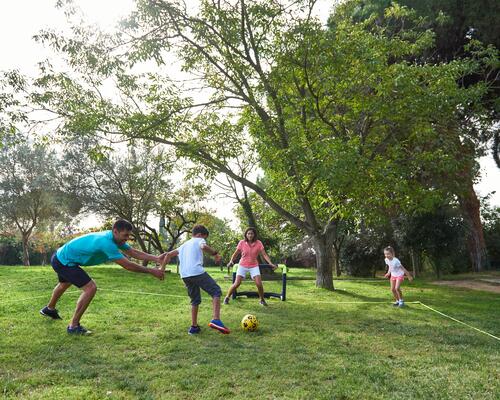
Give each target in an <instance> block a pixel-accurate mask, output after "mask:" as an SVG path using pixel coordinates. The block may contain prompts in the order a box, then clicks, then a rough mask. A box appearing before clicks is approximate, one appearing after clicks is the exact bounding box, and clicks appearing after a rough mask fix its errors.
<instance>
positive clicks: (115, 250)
mask: <svg viewBox="0 0 500 400" xmlns="http://www.w3.org/2000/svg"><path fill="white" fill-rule="evenodd" d="M132 228H133V226H132V224H131V223H130V222H128V221H126V220H124V219H119V220H118V221H116V222H115V223H114V224H113V229H112V230H110V231H104V232H96V233H89V234H87V235H84V236H80V237H77V238H75V239H73V240H71V241H69V242H68V243H66V244H65V245H64V246H62V247H60V248H59V249H58V250H57V251H56V252H55V253H54V255H53V256H52V259H51V265H52V268H54V271H55V272H56V273H57V276H58V278H59V283H58V285H57V286H56V287H55V288H54V291H53V292H52V297H51V298H50V301H49V304H47V306H46V307H44V308H42V309H41V310H40V314H42V315H45V316H47V317H50V318H52V319H61V317H60V316H59V314H58V312H57V310H56V304H57V301H58V300H59V298H60V297H61V296H62V295H63V293H64V292H65V291H66V290H67V289H68V288H69V287H70V286H71V285H75V286H77V287H79V288H80V289H81V290H82V294H81V295H80V298H79V299H78V301H77V303H76V310H75V313H74V314H73V318H72V319H71V322H70V323H69V325H68V328H67V332H68V333H72V334H83V335H88V334H90V333H91V332H90V331H88V330H87V329H85V328H84V327H83V326H82V325H80V319H81V317H82V315H83V313H84V312H85V310H86V309H87V307H88V305H89V304H90V302H91V301H92V299H93V298H94V295H95V293H96V291H97V286H96V284H95V282H94V281H93V280H92V279H91V278H90V276H89V275H88V274H87V273H86V272H85V271H84V270H83V269H82V268H81V266H90V265H98V264H102V263H105V262H107V261H114V262H115V263H117V264H119V265H121V266H122V267H123V268H125V269H127V270H129V271H133V272H142V273H149V274H151V275H153V276H154V277H156V278H158V279H160V280H163V278H164V276H165V275H164V271H163V270H161V269H155V268H145V267H143V266H141V265H139V264H136V263H134V262H132V261H130V260H129V259H128V258H127V257H125V256H124V254H125V255H127V256H129V257H133V258H135V259H138V260H145V261H153V262H155V263H158V264H162V263H163V262H164V260H165V257H166V253H165V254H162V255H161V256H154V255H151V254H147V253H144V252H142V251H139V250H135V249H133V248H132V247H130V246H129V245H128V244H127V240H128V239H129V238H130V234H131V233H132Z"/></svg>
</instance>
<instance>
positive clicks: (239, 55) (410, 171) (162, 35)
mask: <svg viewBox="0 0 500 400" xmlns="http://www.w3.org/2000/svg"><path fill="white" fill-rule="evenodd" d="M312 7H314V2H306V1H298V2H294V3H293V4H291V5H290V7H283V5H282V3H281V2H280V1H277V0H266V1H257V0H256V1H252V2H234V4H233V3H231V2H212V1H201V2H200V7H199V12H198V13H191V12H189V11H187V10H186V9H185V7H184V4H183V3H182V2H177V1H172V2H166V1H165V2H149V1H139V2H138V7H137V11H136V12H134V13H133V15H131V16H130V18H129V19H127V21H126V22H125V25H124V30H125V33H126V34H123V33H120V34H117V35H115V36H109V35H104V34H101V33H99V32H92V30H90V29H88V27H84V26H79V27H75V33H74V37H71V38H63V37H59V36H57V35H54V34H53V33H50V32H46V33H42V34H41V35H40V36H39V39H40V40H41V41H44V42H46V43H49V44H51V45H52V46H53V47H54V48H55V49H56V50H58V51H59V52H60V53H62V54H63V55H64V56H65V57H66V58H67V62H68V65H69V67H70V68H71V70H72V71H73V74H72V75H71V76H70V74H67V73H58V72H57V71H55V69H54V68H53V67H52V66H50V65H44V70H43V75H42V76H41V77H40V79H38V80H37V81H36V82H35V84H36V86H37V90H36V93H34V94H33V95H32V96H31V101H33V102H34V103H35V104H40V105H43V106H44V107H47V108H49V109H51V110H53V111H54V112H56V113H58V114H59V115H61V116H63V121H64V123H63V124H62V128H61V133H63V134H66V135H68V134H69V135H76V136H88V135H90V136H92V135H96V134H97V135H102V134H103V135H119V136H120V137H125V138H126V139H129V140H138V139H146V140H150V141H154V142H157V143H163V144H165V145H170V146H174V147H175V149H176V155H177V156H178V157H184V158H189V159H190V160H192V161H194V162H195V163H196V166H197V172H202V173H204V174H205V175H206V176H207V177H208V178H213V177H214V176H215V175H216V174H217V173H224V174H227V175H229V176H230V177H231V178H233V179H235V180H237V181H238V182H240V183H242V184H243V185H245V186H247V188H249V189H251V190H253V191H254V192H255V193H256V194H258V195H259V196H260V197H261V198H262V199H263V200H264V201H265V202H266V203H267V204H268V205H269V206H270V207H271V208H272V209H273V210H274V211H275V212H277V213H278V214H279V215H280V217H281V218H283V219H286V220H287V221H288V222H289V223H290V224H293V225H294V226H295V227H296V228H297V229H299V230H301V231H302V233H303V234H307V235H309V236H310V237H311V238H312V240H313V241H315V245H316V246H324V249H323V250H324V251H320V252H317V254H318V263H317V264H318V271H319V274H320V275H321V276H322V277H323V278H324V282H325V283H320V285H324V287H328V288H331V287H332V283H331V278H330V273H331V269H332V265H330V264H329V261H327V260H329V258H328V257H326V258H322V256H321V255H322V254H326V253H327V252H328V251H329V249H330V248H331V246H330V244H331V243H332V241H333V240H334V237H333V236H334V231H335V229H336V227H337V226H338V223H339V221H340V220H342V219H344V220H360V219H363V220H364V221H367V222H371V221H376V220H378V219H380V218H383V216H385V214H387V213H388V212H391V213H396V212H398V211H401V210H402V211H405V212H413V211H429V210H431V209H432V208H433V207H435V205H436V204H440V203H441V202H442V199H443V197H445V196H446V194H447V193H446V191H447V190H448V187H445V188H443V187H442V186H440V185H439V183H440V182H442V180H443V179H444V180H446V181H447V182H453V184H454V185H455V187H460V183H461V182H463V179H464V178H463V176H462V175H461V174H460V172H462V170H463V165H464V163H467V165H468V164H469V163H472V159H471V158H473V155H470V154H469V153H465V155H463V153H464V152H463V151H462V150H463V148H462V147H463V146H462V143H464V142H465V143H469V142H470V143H472V144H474V143H475V142H474V141H475V140H476V138H475V137H474V136H473V135H472V136H470V137H469V136H464V137H460V136H459V135H457V126H459V124H460V118H459V116H458V111H460V110H464V109H468V107H469V106H470V105H471V104H476V103H478V102H479V100H480V99H481V97H482V96H483V94H484V93H485V91H486V88H485V87H484V85H481V84H478V85H472V86H470V87H467V88H465V87H463V86H460V85H459V84H457V82H459V81H460V80H461V79H462V78H463V77H464V76H469V75H471V74H473V73H475V72H476V70H477V69H478V68H479V65H478V64H479V63H478V62H477V61H476V60H458V61H452V62H448V63H445V62H443V63H439V64H434V65H431V64H425V63H415V62H412V60H415V59H418V58H419V57H421V56H422V55H423V54H426V52H427V51H428V50H429V49H430V48H431V46H432V43H433V39H434V34H433V32H432V31H430V30H428V29H426V30H424V31H422V30H421V27H422V26H423V25H422V24H423V22H422V21H421V18H419V17H418V15H417V14H416V13H414V12H412V11H411V10H409V9H407V8H404V7H400V6H398V5H397V4H393V5H391V6H390V7H387V8H384V13H383V15H384V18H386V19H387V20H390V21H391V25H390V26H391V29H389V28H387V27H385V26H384V25H380V26H378V25H376V24H374V22H375V21H376V16H373V17H370V18H369V19H368V20H362V21H359V22H358V21H355V20H353V19H352V18H350V17H349V16H346V15H343V14H341V13H340V14H339V18H337V19H336V21H335V24H331V25H330V26H329V27H328V28H325V27H324V26H322V25H321V23H320V22H319V21H318V20H317V19H315V18H312V17H311V13H312V11H313V10H312ZM388 31H390V32H391V35H389V34H387V33H388ZM167 50H171V51H173V52H175V53H176V54H177V56H178V57H179V59H180V60H181V61H182V68H183V70H184V71H185V72H188V73H192V74H195V75H197V76H198V77H199V79H200V82H201V85H202V86H203V88H204V89H206V90H207V91H208V93H209V94H208V96H207V97H208V99H207V100H206V101H203V102H201V104H195V101H194V100H193V97H194V96H193V87H192V86H189V85H178V84H174V83H173V82H172V81H171V80H170V79H169V77H168V76H167V75H166V74H165V73H164V71H165V68H163V67H165V66H168V63H169V59H168V56H169V53H167ZM149 60H152V61H156V62H157V63H158V64H160V66H161V68H159V72H157V70H155V73H154V74H138V73H134V72H133V71H134V70H133V68H132V67H133V66H134V65H136V64H139V63H140V62H141V61H149ZM107 79H110V80H111V79H112V80H113V82H114V87H113V88H114V90H115V91H116V92H117V93H118V94H119V95H120V97H119V100H116V99H112V98H111V97H109V98H108V97H106V96H105V95H103V90H102V89H103V87H104V81H105V80H107ZM245 146H246V147H245ZM244 148H248V149H250V151H251V153H252V157H254V156H256V157H257V159H258V160H259V167H260V168H261V169H262V170H263V171H264V173H265V177H266V186H265V187H264V186H263V185H261V184H260V183H259V182H257V181H252V180H250V179H248V178H247V177H246V176H241V175H240V174H239V172H238V171H236V170H235V169H234V168H233V166H234V160H235V157H236V156H237V155H239V154H240V153H241V152H242V149H244ZM443 177H444V178H443ZM319 282H321V280H320V281H319Z"/></svg>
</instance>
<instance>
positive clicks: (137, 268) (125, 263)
mask: <svg viewBox="0 0 500 400" xmlns="http://www.w3.org/2000/svg"><path fill="white" fill-rule="evenodd" d="M113 261H114V262H115V263H117V264H118V265H120V266H122V267H123V268H125V269H126V270H128V271H132V272H141V273H143V274H151V275H153V276H154V277H155V278H158V279H159V280H161V281H162V280H163V279H164V278H165V271H163V270H161V269H156V268H146V267H143V266H142V265H139V264H136V263H135V262H132V261H130V260H128V259H127V258H126V257H123V258H119V259H117V260H113Z"/></svg>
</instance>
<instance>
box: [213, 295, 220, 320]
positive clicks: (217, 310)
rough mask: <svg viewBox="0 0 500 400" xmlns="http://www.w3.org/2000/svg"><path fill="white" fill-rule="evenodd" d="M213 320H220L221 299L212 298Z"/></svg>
mask: <svg viewBox="0 0 500 400" xmlns="http://www.w3.org/2000/svg"><path fill="white" fill-rule="evenodd" d="M212 312H213V319H220V297H213V298H212Z"/></svg>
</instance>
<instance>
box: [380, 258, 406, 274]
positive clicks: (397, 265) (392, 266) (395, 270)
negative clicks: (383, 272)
mask: <svg viewBox="0 0 500 400" xmlns="http://www.w3.org/2000/svg"><path fill="white" fill-rule="evenodd" d="M385 263H386V265H388V266H389V273H390V274H391V276H404V274H405V272H404V271H403V266H402V265H401V261H399V260H398V259H397V258H396V257H393V259H392V260H389V259H388V258H386V259H385Z"/></svg>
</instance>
